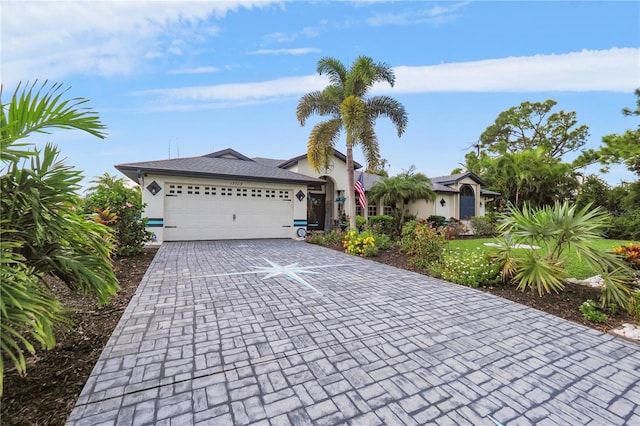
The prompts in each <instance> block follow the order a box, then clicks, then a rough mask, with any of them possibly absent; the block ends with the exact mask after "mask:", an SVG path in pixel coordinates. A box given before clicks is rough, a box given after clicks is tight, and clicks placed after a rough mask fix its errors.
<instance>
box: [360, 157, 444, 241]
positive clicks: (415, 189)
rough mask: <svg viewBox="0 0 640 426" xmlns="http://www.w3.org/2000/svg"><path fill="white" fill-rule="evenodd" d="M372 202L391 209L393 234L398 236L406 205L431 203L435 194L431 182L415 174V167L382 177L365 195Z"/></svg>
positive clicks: (419, 174)
mask: <svg viewBox="0 0 640 426" xmlns="http://www.w3.org/2000/svg"><path fill="white" fill-rule="evenodd" d="M367 197H368V198H369V199H372V200H380V201H381V202H382V203H383V204H385V205H389V206H391V208H392V215H393V217H394V221H395V232H396V234H398V235H399V234H400V231H401V230H402V226H403V225H404V218H405V215H406V212H407V204H409V203H410V202H411V201H416V200H421V199H424V200H427V201H433V200H434V199H435V198H436V194H435V192H434V191H433V186H432V184H431V180H430V179H429V178H428V177H427V176H425V175H424V174H422V173H416V172H415V167H414V166H411V167H410V168H409V170H407V171H403V172H402V173H400V174H398V175H397V176H394V177H390V178H389V177H382V180H381V181H378V182H377V183H376V184H375V185H373V186H372V187H371V188H370V189H369V192H368V194H367Z"/></svg>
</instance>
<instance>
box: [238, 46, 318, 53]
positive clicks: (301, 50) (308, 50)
mask: <svg viewBox="0 0 640 426" xmlns="http://www.w3.org/2000/svg"><path fill="white" fill-rule="evenodd" d="M319 52H321V50H320V49H316V48H314V47H299V48H293V49H259V50H254V51H253V52H248V53H249V55H307V54H309V53H319Z"/></svg>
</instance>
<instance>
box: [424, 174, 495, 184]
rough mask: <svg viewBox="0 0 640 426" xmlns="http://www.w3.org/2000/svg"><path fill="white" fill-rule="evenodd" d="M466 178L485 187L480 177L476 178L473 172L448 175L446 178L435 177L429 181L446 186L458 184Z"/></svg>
mask: <svg viewBox="0 0 640 426" xmlns="http://www.w3.org/2000/svg"><path fill="white" fill-rule="evenodd" d="M466 177H470V178H471V179H473V180H474V181H476V182H477V183H479V184H480V185H486V183H485V182H484V181H483V180H482V179H480V176H478V175H477V174H475V173H473V172H464V173H456V174H455V175H448V176H437V177H434V178H431V180H432V181H433V182H438V183H441V184H443V185H448V184H452V183H456V182H459V181H461V180H462V179H464V178H466Z"/></svg>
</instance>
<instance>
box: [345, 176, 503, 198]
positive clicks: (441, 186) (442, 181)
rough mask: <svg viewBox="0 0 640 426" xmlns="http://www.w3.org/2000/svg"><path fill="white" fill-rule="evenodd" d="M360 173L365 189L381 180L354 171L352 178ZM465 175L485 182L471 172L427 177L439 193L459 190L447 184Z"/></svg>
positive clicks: (489, 192) (487, 192)
mask: <svg viewBox="0 0 640 426" xmlns="http://www.w3.org/2000/svg"><path fill="white" fill-rule="evenodd" d="M360 175H363V181H364V188H365V191H368V190H369V189H370V188H371V187H372V186H373V185H375V184H376V183H378V182H380V181H381V180H382V177H381V176H378V175H374V174H370V173H365V172H356V174H355V176H354V179H355V180H356V181H357V180H358V179H359V178H360ZM467 176H469V177H471V178H472V179H474V181H476V182H478V183H479V184H480V185H484V184H485V183H484V181H483V180H482V179H480V178H479V177H478V176H477V175H476V174H474V173H471V172H468V173H459V174H457V175H449V176H438V177H434V178H429V179H430V180H431V184H432V187H433V190H434V191H435V192H440V193H443V192H447V193H452V194H457V193H459V192H460V191H458V190H457V189H455V188H452V187H450V186H448V185H451V184H453V183H455V182H458V181H460V180H462V179H464V178H465V177H467ZM474 177H475V178H474ZM480 192H481V193H482V194H486V195H500V193H498V192H493V191H489V190H485V189H481V190H480Z"/></svg>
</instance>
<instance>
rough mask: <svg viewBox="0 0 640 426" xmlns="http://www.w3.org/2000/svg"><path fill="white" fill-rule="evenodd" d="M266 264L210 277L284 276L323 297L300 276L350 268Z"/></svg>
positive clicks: (266, 277)
mask: <svg viewBox="0 0 640 426" xmlns="http://www.w3.org/2000/svg"><path fill="white" fill-rule="evenodd" d="M264 260H265V262H267V263H268V264H269V265H271V266H251V268H254V269H255V270H254V271H246V272H230V273H228V274H215V275H210V276H214V277H223V276H230V275H251V274H267V275H265V276H264V277H262V280H266V279H268V278H273V277H277V276H279V275H284V276H286V277H288V278H291V279H292V280H293V281H295V282H297V283H298V284H300V285H302V286H304V287H307V288H309V289H311V290H313V291H315V292H316V293H318V294H319V295H321V296H322V292H320V290H318V289H317V288H315V287H314V286H312V285H311V284H309V283H308V282H306V281H305V280H304V278H302V277H301V276H300V275H302V274H320V272H316V271H312V269H322V268H335V267H340V266H350V265H348V264H338V265H319V266H299V263H298V262H296V263H292V264H290V265H284V266H283V265H280V264H278V263H276V262H272V261H271V260H269V259H264Z"/></svg>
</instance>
